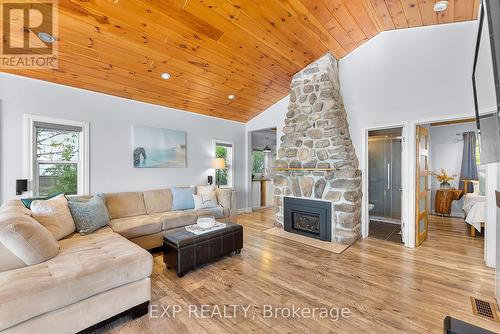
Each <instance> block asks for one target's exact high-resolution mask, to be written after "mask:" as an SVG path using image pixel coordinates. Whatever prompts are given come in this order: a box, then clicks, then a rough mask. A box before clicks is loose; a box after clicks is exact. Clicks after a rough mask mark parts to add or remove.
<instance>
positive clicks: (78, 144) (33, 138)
mask: <svg viewBox="0 0 500 334" xmlns="http://www.w3.org/2000/svg"><path fill="white" fill-rule="evenodd" d="M26 119H27V122H26V124H27V126H28V128H29V129H30V131H29V138H28V139H29V140H27V142H28V143H31V145H30V147H29V149H28V150H27V152H29V153H30V157H28V159H27V160H28V161H29V169H30V171H29V175H31V178H30V179H31V189H30V190H31V193H32V194H33V195H35V196H39V195H40V196H44V195H50V194H54V193H65V194H88V162H87V156H88V154H87V152H86V150H87V147H88V144H87V140H88V135H87V133H88V124H87V123H80V122H72V121H64V120H55V119H48V118H42V117H38V116H29V115H28V116H27V117H26Z"/></svg>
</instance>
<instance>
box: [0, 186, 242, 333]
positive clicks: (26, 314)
mask: <svg viewBox="0 0 500 334" xmlns="http://www.w3.org/2000/svg"><path fill="white" fill-rule="evenodd" d="M105 198H106V206H107V208H108V212H109V216H110V223H109V226H106V227H103V228H101V229H99V230H97V231H95V232H94V233H92V234H89V235H80V234H78V233H73V234H71V235H69V236H68V237H66V238H64V239H62V240H59V242H58V243H59V246H60V250H59V253H58V254H57V255H56V256H55V257H53V258H51V259H50V260H47V261H45V262H42V263H39V264H36V265H31V266H26V265H25V264H21V267H19V266H20V264H19V263H2V261H12V258H13V257H12V256H11V255H12V254H9V253H8V252H9V250H8V249H6V247H5V246H3V245H2V243H0V268H2V266H3V267H8V266H13V267H18V268H17V269H12V270H6V271H3V272H0V333H28V332H33V333H77V332H80V331H83V330H86V329H89V328H92V327H93V326H95V325H96V324H97V325H99V324H101V323H102V322H106V321H107V320H109V319H112V318H115V317H117V316H122V315H127V314H129V315H131V316H132V317H136V316H141V315H143V314H145V313H146V312H147V310H148V305H149V300H150V296H151V281H150V276H151V272H152V268H153V258H152V256H151V254H150V253H149V252H147V251H146V250H145V249H153V248H157V247H160V246H162V242H163V240H162V238H163V234H164V233H165V232H166V231H168V230H170V229H173V228H178V227H181V226H186V225H190V224H193V223H195V222H196V219H197V217H199V216H204V215H216V216H217V218H219V219H222V220H224V219H232V220H234V217H235V215H236V204H235V199H236V196H235V192H234V191H231V190H229V189H217V200H218V202H219V205H220V207H219V208H216V209H214V210H186V211H172V194H171V192H170V190H169V189H161V190H151V191H144V192H127V193H112V194H106V196H105ZM16 215H17V216H22V215H30V211H29V210H27V209H25V208H24V207H23V206H22V203H21V202H20V201H10V202H8V203H6V204H4V205H3V206H2V207H1V208H0V223H1V221H2V217H7V218H9V219H12V217H16ZM131 241H132V242H131ZM3 255H5V256H3ZM7 255H9V256H7ZM14 258H15V257H14ZM14 262H15V261H14ZM23 265H24V266H23Z"/></svg>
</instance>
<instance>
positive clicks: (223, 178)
mask: <svg viewBox="0 0 500 334" xmlns="http://www.w3.org/2000/svg"><path fill="white" fill-rule="evenodd" d="M215 157H216V158H222V159H224V162H225V163H226V166H227V164H228V162H227V147H224V146H216V147H215ZM217 173H218V175H216V176H215V177H216V178H218V184H219V185H221V186H227V180H228V170H227V169H219V170H218V171H217Z"/></svg>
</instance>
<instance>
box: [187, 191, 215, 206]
mask: <svg viewBox="0 0 500 334" xmlns="http://www.w3.org/2000/svg"><path fill="white" fill-rule="evenodd" d="M193 199H194V209H195V210H198V209H209V208H215V207H217V206H218V205H219V204H218V203H217V195H216V194H215V191H212V192H210V193H206V194H200V195H193Z"/></svg>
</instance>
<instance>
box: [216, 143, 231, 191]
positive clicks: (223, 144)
mask: <svg viewBox="0 0 500 334" xmlns="http://www.w3.org/2000/svg"><path fill="white" fill-rule="evenodd" d="M218 144H220V145H218ZM217 146H226V147H231V151H232V152H231V157H230V163H228V162H227V161H226V167H229V168H227V169H228V184H227V185H220V188H227V189H232V188H234V143H233V142H230V141H227V140H220V139H213V140H212V159H215V149H216V147H217ZM212 176H213V179H214V180H215V179H216V175H215V170H213V174H212ZM214 183H215V182H214Z"/></svg>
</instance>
